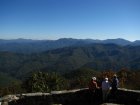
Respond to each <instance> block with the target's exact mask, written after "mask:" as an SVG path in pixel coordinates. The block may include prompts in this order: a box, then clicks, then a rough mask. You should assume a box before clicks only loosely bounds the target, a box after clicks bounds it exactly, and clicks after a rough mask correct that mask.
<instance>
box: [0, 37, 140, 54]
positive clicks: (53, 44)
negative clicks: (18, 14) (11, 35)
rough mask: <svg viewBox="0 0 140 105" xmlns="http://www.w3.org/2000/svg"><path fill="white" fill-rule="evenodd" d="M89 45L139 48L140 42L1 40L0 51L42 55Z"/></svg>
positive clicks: (69, 39)
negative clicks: (52, 51)
mask: <svg viewBox="0 0 140 105" xmlns="http://www.w3.org/2000/svg"><path fill="white" fill-rule="evenodd" d="M87 44H116V45H121V46H128V45H129V46H139V45H140V40H137V41H134V42H131V41H128V40H125V39H121V38H118V39H107V40H93V39H72V38H62V39H58V40H32V39H13V40H3V39H0V51H10V52H16V53H26V54H30V53H40V52H44V51H48V50H53V49H58V48H63V47H70V46H83V45H87Z"/></svg>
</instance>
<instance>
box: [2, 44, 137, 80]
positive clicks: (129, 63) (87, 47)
mask: <svg viewBox="0 0 140 105" xmlns="http://www.w3.org/2000/svg"><path fill="white" fill-rule="evenodd" d="M139 52H140V46H119V45H115V44H84V45H80V46H71V47H64V48H59V49H55V50H48V51H45V52H41V53H32V54H20V53H13V52H0V72H2V73H8V75H10V76H12V77H16V78H20V79H21V78H22V77H26V75H28V74H29V73H31V72H33V71H48V72H52V71H55V72H59V73H67V72H70V71H73V70H77V69H79V68H89V69H94V70H96V71H103V70H110V69H112V70H115V71H117V70H119V69H121V68H123V67H126V68H128V69H130V70H140V66H139V65H140V53H139Z"/></svg>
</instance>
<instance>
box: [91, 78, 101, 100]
mask: <svg viewBox="0 0 140 105" xmlns="http://www.w3.org/2000/svg"><path fill="white" fill-rule="evenodd" d="M88 88H89V93H90V98H89V99H90V102H94V101H97V97H98V94H99V93H98V90H99V87H98V85H97V82H96V77H92V78H91V81H90V82H89V84H88ZM95 97H96V98H95Z"/></svg>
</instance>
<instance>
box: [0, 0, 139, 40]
mask: <svg viewBox="0 0 140 105" xmlns="http://www.w3.org/2000/svg"><path fill="white" fill-rule="evenodd" d="M17 38H26V39H58V38H77V39H87V38H90V39H114V38H124V39H128V40H131V41H134V40H140V0H0V39H17Z"/></svg>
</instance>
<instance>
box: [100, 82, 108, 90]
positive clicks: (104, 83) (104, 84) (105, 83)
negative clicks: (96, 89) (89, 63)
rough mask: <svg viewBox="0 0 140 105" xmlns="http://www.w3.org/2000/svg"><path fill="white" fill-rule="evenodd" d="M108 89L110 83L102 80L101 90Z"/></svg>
mask: <svg viewBox="0 0 140 105" xmlns="http://www.w3.org/2000/svg"><path fill="white" fill-rule="evenodd" d="M109 89H110V84H109V82H108V81H103V82H102V90H109Z"/></svg>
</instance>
